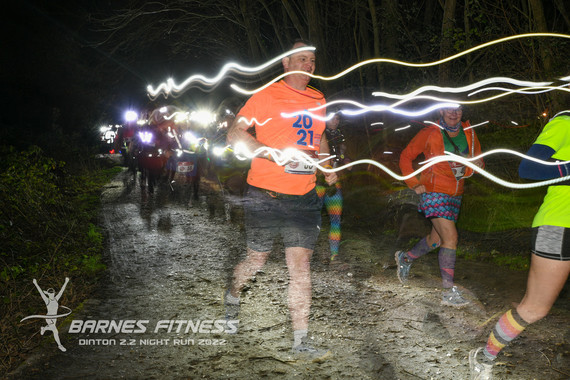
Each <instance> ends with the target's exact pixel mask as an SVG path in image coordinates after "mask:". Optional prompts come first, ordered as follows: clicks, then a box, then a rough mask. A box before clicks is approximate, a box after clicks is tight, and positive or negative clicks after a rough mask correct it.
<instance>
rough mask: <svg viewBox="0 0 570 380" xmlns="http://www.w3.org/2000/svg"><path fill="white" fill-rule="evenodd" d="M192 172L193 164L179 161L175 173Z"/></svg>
mask: <svg viewBox="0 0 570 380" xmlns="http://www.w3.org/2000/svg"><path fill="white" fill-rule="evenodd" d="M192 170H194V163H193V162H189V161H181V162H179V163H178V165H177V167H176V172H177V173H190V172H191V171H192Z"/></svg>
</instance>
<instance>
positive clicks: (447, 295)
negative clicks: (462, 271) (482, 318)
mask: <svg viewBox="0 0 570 380" xmlns="http://www.w3.org/2000/svg"><path fill="white" fill-rule="evenodd" d="M441 304H442V305H447V306H454V307H462V306H465V305H468V304H469V301H468V300H466V299H465V298H463V296H462V295H461V292H460V291H459V289H457V286H453V287H452V288H451V289H449V290H444V291H443V292H442V293H441Z"/></svg>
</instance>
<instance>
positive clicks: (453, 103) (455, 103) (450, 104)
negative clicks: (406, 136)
mask: <svg viewBox="0 0 570 380" xmlns="http://www.w3.org/2000/svg"><path fill="white" fill-rule="evenodd" d="M567 86H568V84H564V85H561V86H544V87H530V88H522V89H518V90H514V89H505V90H506V91H505V92H503V93H501V94H497V95H493V96H490V97H488V98H483V99H477V100H455V99H445V98H440V97H437V96H430V95H418V96H416V97H414V98H405V99H401V100H399V101H397V102H395V103H393V104H392V105H384V104H379V105H371V106H366V105H364V104H361V103H358V102H356V101H353V100H348V99H339V100H335V101H333V102H330V103H327V104H324V105H321V106H319V107H315V108H310V109H308V110H306V111H297V112H292V113H282V114H281V116H282V117H284V118H290V117H296V116H298V115H309V116H311V117H312V118H315V119H318V120H322V121H329V120H330V119H331V118H332V117H333V116H334V113H330V114H328V115H326V116H324V117H323V116H319V115H317V114H314V113H312V111H317V110H320V109H322V108H326V107H330V106H332V105H334V104H344V105H346V104H350V105H353V106H355V107H358V108H360V110H342V111H340V112H341V113H342V114H343V115H350V116H355V115H361V114H363V113H366V112H382V111H389V112H392V113H395V114H399V115H404V116H410V117H415V116H421V115H425V114H428V113H430V112H432V111H434V110H436V109H440V108H457V107H459V106H460V105H462V104H467V105H469V104H478V103H484V102H488V101H491V100H495V99H498V98H501V97H503V96H507V95H511V94H514V93H523V94H535V93H537V92H525V91H529V90H536V89H539V88H543V89H546V90H545V91H553V90H560V91H565V92H570V89H569V88H567ZM470 95H471V94H469V95H468V96H470ZM418 99H422V100H431V101H435V102H440V103H435V104H433V105H431V106H429V107H426V108H423V109H420V110H417V111H407V110H403V109H400V108H397V106H399V105H401V104H404V103H406V102H408V101H411V100H418Z"/></svg>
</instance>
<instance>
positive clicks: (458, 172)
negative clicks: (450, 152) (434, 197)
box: [449, 161, 466, 181]
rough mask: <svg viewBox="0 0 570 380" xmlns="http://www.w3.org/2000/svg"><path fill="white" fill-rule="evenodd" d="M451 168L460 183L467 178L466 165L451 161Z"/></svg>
mask: <svg viewBox="0 0 570 380" xmlns="http://www.w3.org/2000/svg"><path fill="white" fill-rule="evenodd" d="M449 166H450V167H451V171H452V172H453V175H454V176H455V179H457V180H458V181H459V180H460V179H461V178H463V177H464V176H465V168H466V167H465V165H463V164H461V163H459V162H453V161H450V162H449Z"/></svg>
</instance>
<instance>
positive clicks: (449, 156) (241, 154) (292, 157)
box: [234, 143, 570, 189]
mask: <svg viewBox="0 0 570 380" xmlns="http://www.w3.org/2000/svg"><path fill="white" fill-rule="evenodd" d="M234 152H235V154H236V157H237V158H238V159H241V160H244V159H251V158H255V157H258V156H264V155H266V154H267V153H269V154H271V157H272V158H273V160H274V161H275V162H276V163H277V164H278V165H285V164H286V163H288V162H291V161H296V162H300V163H306V164H309V165H316V167H317V168H318V169H319V170H321V171H322V172H325V173H333V172H337V171H341V170H344V169H347V168H349V167H352V166H355V165H361V164H368V165H374V166H376V167H377V168H379V169H381V170H382V171H384V172H385V173H386V174H388V175H390V176H391V177H392V178H394V179H396V180H398V181H405V180H407V179H410V178H413V177H415V176H417V175H418V174H420V173H422V172H423V171H424V170H426V169H428V168H430V167H431V166H433V165H436V164H438V163H440V162H458V163H461V164H463V165H465V166H467V167H470V168H471V169H473V171H475V172H477V173H479V174H481V175H482V176H484V177H486V178H487V179H489V180H491V181H493V182H495V183H497V184H499V185H501V186H503V187H508V188H512V189H530V188H534V187H541V186H548V185H552V184H556V183H559V182H562V181H566V180H570V176H566V177H560V178H554V179H550V180H545V181H538V182H533V183H514V182H509V181H505V180H503V179H501V178H499V177H497V176H495V175H493V174H491V173H489V172H487V171H486V170H484V169H482V168H480V167H479V166H477V165H475V164H473V163H472V161H477V160H479V159H481V158H483V157H486V156H489V155H493V154H504V153H506V154H513V155H516V156H519V157H521V158H523V159H527V160H530V161H534V162H538V163H540V164H544V165H560V164H568V163H570V161H564V162H549V161H543V160H540V159H537V158H535V157H532V156H528V155H525V154H522V153H520V152H517V151H514V150H510V149H494V150H491V151H488V152H485V153H482V154H480V155H478V156H475V157H470V158H465V157H461V156H458V155H456V154H453V153H450V152H445V153H446V154H445V155H442V156H437V157H433V158H431V159H429V160H426V161H424V162H422V163H420V164H421V165H422V166H421V167H420V168H418V169H417V170H415V171H414V172H412V173H410V174H408V175H406V176H402V175H399V174H396V173H394V172H393V171H392V170H390V169H388V168H387V167H386V166H384V165H382V164H381V163H379V162H377V161H374V160H371V159H362V160H357V161H353V162H350V163H348V164H345V165H342V166H339V167H336V168H332V169H329V168H326V167H323V166H321V165H320V163H322V162H325V161H328V160H329V159H331V158H332V157H334V156H328V157H326V158H324V159H321V160H315V159H314V158H312V157H311V156H309V155H307V154H306V153H304V152H303V151H301V150H297V149H294V148H288V149H285V150H283V151H281V150H279V149H274V148H270V147H262V148H258V149H256V150H255V151H253V152H251V151H250V150H249V149H248V148H247V146H246V145H245V144H243V143H238V144H236V146H235V149H234Z"/></svg>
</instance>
